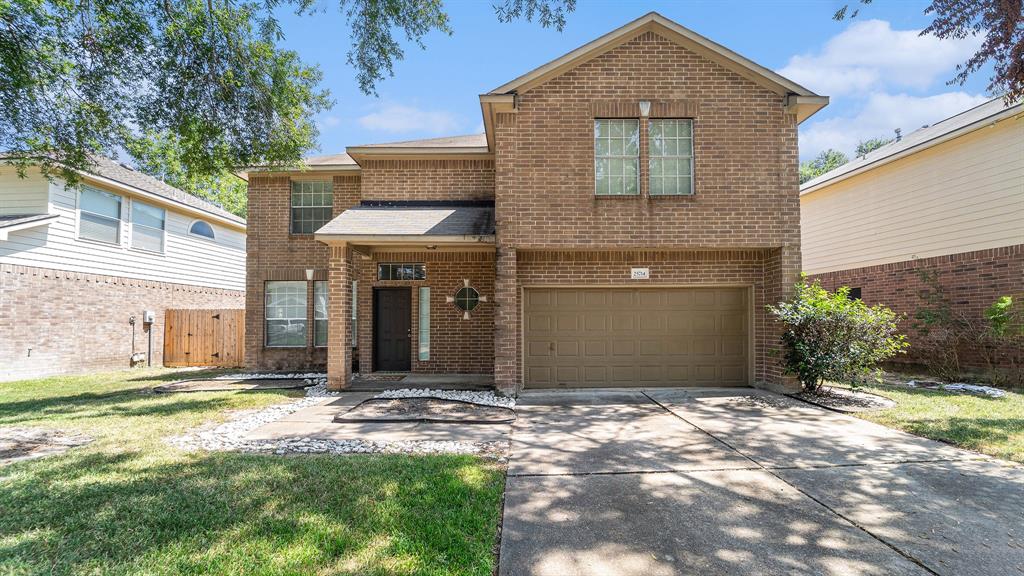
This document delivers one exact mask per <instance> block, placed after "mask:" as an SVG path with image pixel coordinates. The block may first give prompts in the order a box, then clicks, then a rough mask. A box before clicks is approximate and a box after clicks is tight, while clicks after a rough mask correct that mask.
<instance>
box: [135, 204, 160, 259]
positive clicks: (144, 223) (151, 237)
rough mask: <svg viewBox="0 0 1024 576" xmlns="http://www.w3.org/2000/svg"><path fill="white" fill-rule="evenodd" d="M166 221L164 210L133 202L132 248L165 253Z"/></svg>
mask: <svg viewBox="0 0 1024 576" xmlns="http://www.w3.org/2000/svg"><path fill="white" fill-rule="evenodd" d="M166 220H167V212H166V211H165V210H164V209H163V208H157V207H156V206H152V205H149V204H146V203H145V202H139V201H138V200H132V248H137V249H139V250H148V251H150V252H163V251H164V226H165V222H166Z"/></svg>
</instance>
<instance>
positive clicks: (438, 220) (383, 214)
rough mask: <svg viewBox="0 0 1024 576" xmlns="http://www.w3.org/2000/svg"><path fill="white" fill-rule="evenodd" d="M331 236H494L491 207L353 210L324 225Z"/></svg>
mask: <svg viewBox="0 0 1024 576" xmlns="http://www.w3.org/2000/svg"><path fill="white" fill-rule="evenodd" d="M316 233H317V234H323V235H332V236H493V235H494V206H477V205H473V206H466V205H450V206H411V205H401V204H400V205H395V206H372V205H370V206H365V205H364V206H355V207H353V208H349V209H348V210H345V211H344V212H342V213H341V214H339V215H338V216H337V217H336V218H335V219H334V220H331V221H330V222H328V223H327V224H324V226H323V227H322V228H320V229H319V230H317V231H316Z"/></svg>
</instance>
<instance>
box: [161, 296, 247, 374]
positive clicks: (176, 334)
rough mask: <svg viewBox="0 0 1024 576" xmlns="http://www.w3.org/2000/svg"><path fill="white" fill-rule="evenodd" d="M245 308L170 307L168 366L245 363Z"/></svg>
mask: <svg viewBox="0 0 1024 576" xmlns="http://www.w3.org/2000/svg"><path fill="white" fill-rule="evenodd" d="M244 346H245V310H235V309H219V310H216V309H214V310H192V309H189V310H181V309H178V310H167V311H165V313H164V366H171V367H178V366H222V367H225V368H233V367H237V366H241V365H242V364H243V363H244V357H243V356H244V351H243V350H244Z"/></svg>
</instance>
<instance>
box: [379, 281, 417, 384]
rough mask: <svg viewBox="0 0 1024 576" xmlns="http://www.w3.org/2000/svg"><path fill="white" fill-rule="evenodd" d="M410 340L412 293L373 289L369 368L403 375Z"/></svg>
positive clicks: (403, 290)
mask: <svg viewBox="0 0 1024 576" xmlns="http://www.w3.org/2000/svg"><path fill="white" fill-rule="evenodd" d="M411 340H412V291H411V290H410V289H409V288H374V290H373V369H374V370H382V371H385V372H407V371H408V370H409V362H410V354H411V352H410V350H411V348H410V346H411Z"/></svg>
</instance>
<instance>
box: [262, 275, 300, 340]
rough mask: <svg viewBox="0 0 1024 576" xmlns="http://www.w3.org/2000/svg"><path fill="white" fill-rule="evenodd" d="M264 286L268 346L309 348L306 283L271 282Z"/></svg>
mask: <svg viewBox="0 0 1024 576" xmlns="http://www.w3.org/2000/svg"><path fill="white" fill-rule="evenodd" d="M264 286H265V293H266V306H265V317H266V323H267V336H266V345H267V347H271V348H303V347H305V346H306V323H307V321H306V289H307V285H306V282H303V281H294V282H293V281H271V282H267V283H266V284H265V285H264Z"/></svg>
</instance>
